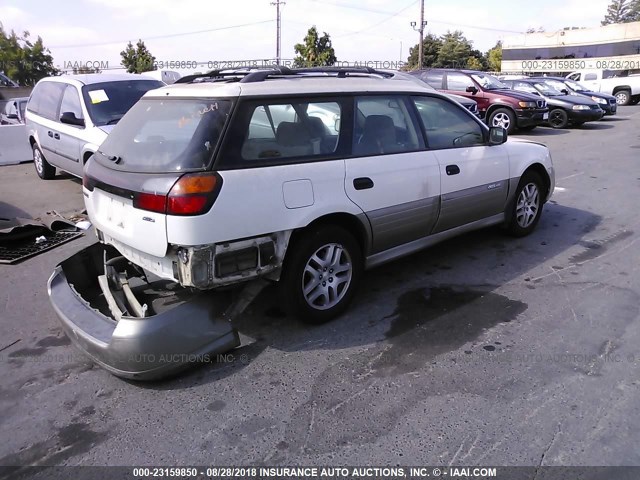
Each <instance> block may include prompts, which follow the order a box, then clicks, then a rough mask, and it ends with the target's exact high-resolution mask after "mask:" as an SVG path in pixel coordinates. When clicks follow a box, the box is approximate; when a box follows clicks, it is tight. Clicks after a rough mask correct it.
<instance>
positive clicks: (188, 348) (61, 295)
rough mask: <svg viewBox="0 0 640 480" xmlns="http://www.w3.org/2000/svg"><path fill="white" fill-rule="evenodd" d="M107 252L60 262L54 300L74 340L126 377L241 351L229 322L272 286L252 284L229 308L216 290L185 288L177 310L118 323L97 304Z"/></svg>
mask: <svg viewBox="0 0 640 480" xmlns="http://www.w3.org/2000/svg"><path fill="white" fill-rule="evenodd" d="M104 249H105V247H104V246H103V245H101V244H94V245H92V246H90V247H88V248H86V249H84V250H82V251H80V252H78V253H76V254H75V255H73V256H71V257H69V258H68V259H67V260H65V261H63V262H62V263H60V264H59V265H58V266H57V267H56V269H55V270H54V272H53V274H52V275H51V278H50V279H49V283H48V291H49V298H50V300H51V303H52V305H53V308H54V309H55V311H56V313H57V314H58V317H59V318H60V320H61V322H62V326H63V328H64V330H65V332H66V334H67V335H68V336H69V338H70V339H71V340H72V342H73V343H74V344H75V345H76V346H77V347H78V348H79V349H80V350H82V351H83V352H84V353H86V354H87V355H88V356H89V357H90V358H91V359H92V360H93V361H95V362H96V363H98V364H99V365H101V366H102V367H104V368H105V369H107V370H108V371H110V372H111V373H113V374H114V375H116V376H119V377H123V378H129V379H135V380H154V379H159V378H162V377H166V376H169V375H173V374H175V373H176V372H178V371H180V370H183V369H185V368H188V367H189V366H190V365H192V364H193V363H194V362H197V361H198V360H199V359H200V361H202V360H201V359H202V358H203V357H204V356H206V355H209V356H211V355H215V354H219V353H223V352H227V351H229V350H231V349H233V348H235V347H237V346H238V345H240V339H239V336H238V332H237V331H236V330H235V329H234V328H233V326H232V325H231V323H230V321H231V320H233V318H234V317H235V316H237V315H239V314H240V313H241V312H242V311H243V310H244V308H245V307H246V306H247V305H248V304H249V303H250V302H251V301H252V300H253V299H254V298H255V297H256V296H257V294H258V293H259V292H260V291H261V290H262V288H264V286H265V285H266V284H267V282H266V281H264V280H259V281H256V283H253V284H248V285H247V287H245V291H244V292H243V293H242V294H241V295H239V296H238V299H237V300H236V301H235V302H233V303H232V304H231V305H230V306H228V307H227V308H226V309H224V307H225V305H222V306H221V305H220V304H216V302H215V301H212V294H211V292H196V293H191V292H189V291H185V290H180V294H179V295H177V296H176V300H175V302H174V303H176V304H178V306H175V307H173V308H170V309H167V310H165V311H162V312H161V313H157V314H153V315H150V316H147V317H144V318H139V317H130V316H126V315H124V316H122V317H121V319H120V320H119V321H117V322H116V321H115V320H113V319H112V318H111V317H109V316H108V314H106V313H104V311H105V308H102V311H101V310H100V308H98V307H96V305H95V304H96V301H95V298H97V297H99V295H100V288H99V287H98V280H97V277H98V274H100V268H101V267H100V265H101V262H102V261H103V260H102V257H103V253H104ZM103 302H104V299H103ZM165 303H166V304H171V302H168V303H167V302H165ZM106 310H107V313H108V309H106Z"/></svg>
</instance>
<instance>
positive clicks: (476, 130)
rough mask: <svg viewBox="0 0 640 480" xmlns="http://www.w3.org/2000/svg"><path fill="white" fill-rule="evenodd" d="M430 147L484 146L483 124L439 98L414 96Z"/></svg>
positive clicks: (434, 148) (433, 148)
mask: <svg viewBox="0 0 640 480" xmlns="http://www.w3.org/2000/svg"><path fill="white" fill-rule="evenodd" d="M414 102H415V104H416V108H417V109H418V112H419V114H420V119H421V120H422V124H423V125H424V129H425V133H426V137H427V144H428V147H429V149H430V150H441V149H446V148H462V147H473V146H475V145H484V143H485V141H484V134H483V129H482V127H481V126H480V125H479V124H478V123H477V122H476V121H475V120H473V118H471V117H470V116H469V115H468V114H467V112H465V111H464V110H463V109H462V108H460V107H459V106H457V105H454V104H453V103H451V102H449V101H447V100H445V99H442V98H436V97H415V98H414Z"/></svg>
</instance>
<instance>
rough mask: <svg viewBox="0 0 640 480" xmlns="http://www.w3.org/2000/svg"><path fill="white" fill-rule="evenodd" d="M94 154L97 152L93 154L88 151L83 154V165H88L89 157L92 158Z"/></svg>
mask: <svg viewBox="0 0 640 480" xmlns="http://www.w3.org/2000/svg"><path fill="white" fill-rule="evenodd" d="M94 153H96V152H92V151H91V150H87V151H86V152H84V153H83V154H82V164H83V165H84V164H85V163H87V161H88V160H89V157H91V156H92V155H93V154H94Z"/></svg>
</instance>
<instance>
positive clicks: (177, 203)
mask: <svg viewBox="0 0 640 480" xmlns="http://www.w3.org/2000/svg"><path fill="white" fill-rule="evenodd" d="M220 187H222V178H221V177H220V176H219V175H218V174H216V173H210V172H207V173H188V174H186V175H183V176H182V177H180V178H179V179H178V181H177V182H176V183H174V184H173V187H171V190H170V191H169V194H168V195H158V194H154V193H136V194H134V196H133V206H134V207H135V208H141V209H143V210H149V211H152V212H157V213H166V214H167V215H201V214H203V213H206V212H208V211H209V209H210V208H211V205H213V202H214V201H215V200H216V197H217V196H218V192H219V191H220Z"/></svg>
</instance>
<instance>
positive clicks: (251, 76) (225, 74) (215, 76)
mask: <svg viewBox="0 0 640 480" xmlns="http://www.w3.org/2000/svg"><path fill="white" fill-rule="evenodd" d="M313 74H317V75H318V76H320V75H323V76H324V74H336V75H335V76H336V77H338V78H346V77H347V76H350V75H353V74H356V75H358V74H359V75H379V76H381V77H383V78H390V77H392V76H393V74H392V73H390V72H385V71H381V70H376V69H374V68H371V67H304V68H288V67H275V68H262V69H261V68H241V69H226V70H211V71H210V72H207V73H199V74H195V75H187V76H185V77H182V78H180V79H179V80H177V81H176V82H175V83H196V82H198V81H202V82H220V81H230V82H232V81H235V82H240V83H254V82H264V81H265V80H267V79H268V78H278V77H283V76H286V77H288V76H296V75H299V76H305V77H309V76H313Z"/></svg>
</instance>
